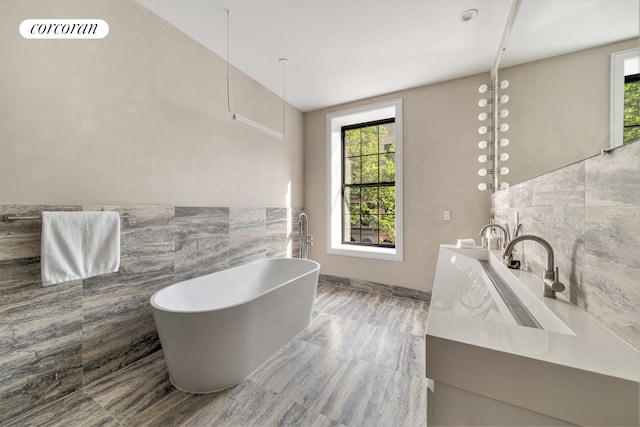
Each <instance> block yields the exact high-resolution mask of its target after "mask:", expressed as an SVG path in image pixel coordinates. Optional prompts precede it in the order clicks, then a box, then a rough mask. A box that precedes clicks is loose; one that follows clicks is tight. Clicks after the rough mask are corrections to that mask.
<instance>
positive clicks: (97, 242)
mask: <svg viewBox="0 0 640 427" xmlns="http://www.w3.org/2000/svg"><path fill="white" fill-rule="evenodd" d="M40 253H41V256H40V266H41V268H40V273H41V277H42V285H43V286H49V285H54V284H56V283H61V282H68V281H70V280H78V279H84V278H87V277H93V276H98V275H100V274H107V273H114V272H117V271H118V269H119V268H120V216H119V215H118V213H117V212H42V247H41V252H40Z"/></svg>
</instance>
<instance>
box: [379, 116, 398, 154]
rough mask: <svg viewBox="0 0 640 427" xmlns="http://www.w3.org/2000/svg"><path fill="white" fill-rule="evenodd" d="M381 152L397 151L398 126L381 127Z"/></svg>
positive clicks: (390, 124)
mask: <svg viewBox="0 0 640 427" xmlns="http://www.w3.org/2000/svg"><path fill="white" fill-rule="evenodd" d="M379 132H380V152H381V153H384V152H394V151H396V124H395V123H388V124H386V125H380V131H379Z"/></svg>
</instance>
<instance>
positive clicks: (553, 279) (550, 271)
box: [504, 234, 565, 298]
mask: <svg viewBox="0 0 640 427" xmlns="http://www.w3.org/2000/svg"><path fill="white" fill-rule="evenodd" d="M523 240H533V241H534V242H538V243H540V244H541V245H542V247H543V248H544V249H545V251H546V252H547V268H546V269H545V270H544V273H543V279H542V280H543V283H544V288H543V290H542V295H544V296H545V297H547V298H555V297H556V292H562V291H564V290H565V286H564V285H563V284H562V283H560V282H559V281H558V279H559V278H560V272H559V269H558V267H556V268H555V270H554V267H553V261H554V259H553V248H552V247H551V245H550V244H549V242H547V241H546V240H544V239H543V238H542V237H538V236H534V235H532V234H523V235H522V236H518V237H515V238H514V239H513V240H512V241H510V242H509V244H508V245H507V247H506V249H505V250H504V257H505V258H508V257H510V256H511V252H512V251H513V247H514V246H515V245H516V244H517V243H519V242H521V241H523Z"/></svg>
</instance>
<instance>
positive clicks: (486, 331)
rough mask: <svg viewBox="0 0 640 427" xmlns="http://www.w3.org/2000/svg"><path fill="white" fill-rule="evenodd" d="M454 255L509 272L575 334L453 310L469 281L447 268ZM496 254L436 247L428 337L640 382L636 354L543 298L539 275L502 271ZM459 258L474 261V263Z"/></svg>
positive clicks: (588, 320)
mask: <svg viewBox="0 0 640 427" xmlns="http://www.w3.org/2000/svg"><path fill="white" fill-rule="evenodd" d="M456 254H458V255H463V256H464V255H465V254H469V257H470V258H473V259H476V258H479V259H484V260H488V261H490V263H491V265H492V267H494V268H495V269H496V270H497V271H498V272H499V273H500V275H502V276H503V277H504V275H508V274H511V275H513V276H514V277H517V278H518V279H519V280H520V282H521V283H522V284H524V286H525V287H526V289H528V291H529V292H530V293H531V294H532V295H535V296H536V297H537V299H538V300H539V301H540V302H541V303H542V304H544V306H545V307H546V308H548V309H549V310H550V311H551V312H552V313H553V314H555V316H556V317H557V318H559V319H560V320H561V321H562V322H563V323H564V324H565V325H566V326H567V327H568V328H569V329H571V331H572V332H573V333H574V334H575V335H571V334H567V333H561V332H552V331H548V330H543V329H536V328H530V327H524V326H519V325H516V324H510V323H507V322H505V321H500V320H497V321H496V320H490V319H486V318H481V317H476V316H473V315H464V314H462V315H461V314H459V313H456V312H454V310H452V309H451V303H450V299H451V295H453V294H452V292H453V293H456V294H457V293H459V292H460V291H462V289H463V288H464V287H465V286H467V285H468V283H469V280H468V279H467V280H466V283H465V280H460V278H463V277H464V278H467V276H466V275H465V274H464V273H462V274H461V273H460V269H459V268H457V270H458V271H456V268H455V267H452V265H451V264H452V261H451V258H452V256H454V255H456ZM499 256H500V254H499V253H498V251H495V254H494V253H490V252H489V251H488V250H484V249H481V248H477V249H458V248H456V247H455V246H454V245H442V246H441V248H440V255H439V258H438V265H437V269H436V276H435V282H434V287H433V294H432V298H431V307H430V311H429V318H428V322H427V336H433V337H438V338H443V339H447V340H451V341H456V342H460V343H465V344H469V345H473V346H478V347H483V348H488V349H492V350H496V351H500V352H504V353H509V354H514V355H518V356H522V357H526V358H530V359H537V360H540V361H544V362H548V363H554V364H558V365H563V366H568V367H572V368H576V369H581V370H585V371H589V372H594V373H598V374H603V375H607V376H611V377H615V378H620V379H623V380H628V381H633V382H637V383H640V352H639V351H638V350H636V349H635V348H633V347H632V346H631V345H629V344H628V343H626V342H625V341H624V340H622V339H621V338H620V337H618V336H617V335H615V334H614V333H613V332H611V331H610V330H609V329H607V328H606V327H604V326H603V325H602V324H600V323H599V322H597V321H596V320H595V319H594V318H592V317H591V316H590V315H588V314H587V313H585V312H584V311H582V310H580V309H579V308H578V307H577V306H575V305H574V304H572V303H571V302H569V301H568V300H566V299H565V298H564V297H563V296H560V297H558V298H557V299H552V298H545V297H543V296H542V287H543V285H542V281H541V279H540V278H539V277H537V276H536V275H535V274H533V273H531V272H528V271H524V270H512V269H507V268H506V267H504V266H503V264H502V262H501V260H500V259H499ZM463 259H465V260H466V261H468V262H470V263H473V259H468V258H463ZM478 266H479V263H478ZM480 268H481V267H480ZM525 292H526V291H525ZM559 295H561V294H559ZM448 301H449V302H448ZM534 317H535V316H534Z"/></svg>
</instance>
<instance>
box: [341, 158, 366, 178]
mask: <svg viewBox="0 0 640 427" xmlns="http://www.w3.org/2000/svg"><path fill="white" fill-rule="evenodd" d="M361 165H362V157H351V158H348V159H345V161H344V180H345V184H360V171H361V169H362V166H361Z"/></svg>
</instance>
